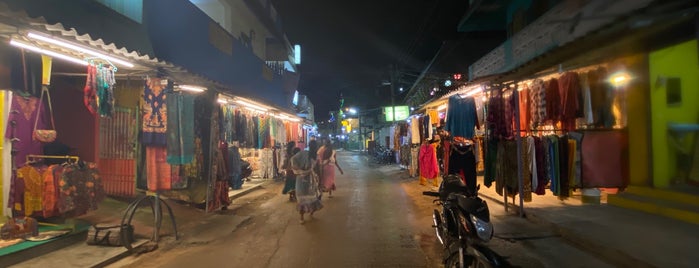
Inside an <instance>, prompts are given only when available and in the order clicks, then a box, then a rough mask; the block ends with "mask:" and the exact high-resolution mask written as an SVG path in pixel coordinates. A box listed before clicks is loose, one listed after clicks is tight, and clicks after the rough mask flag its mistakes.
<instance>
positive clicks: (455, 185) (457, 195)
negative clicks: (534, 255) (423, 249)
mask: <svg viewBox="0 0 699 268" xmlns="http://www.w3.org/2000/svg"><path fill="white" fill-rule="evenodd" d="M478 189H480V185H478V187H477V188H476V190H475V192H473V190H469V188H468V187H466V184H465V183H464V182H463V181H462V180H461V177H460V176H459V175H448V176H446V177H444V179H443V180H442V183H441V185H440V186H439V192H433V191H426V192H423V193H422V194H423V195H427V196H435V197H439V198H438V199H436V200H434V202H435V203H438V204H439V205H440V206H441V208H442V209H441V210H442V211H439V210H437V209H435V210H434V214H433V215H432V220H433V223H434V225H433V227H434V229H435V232H436V233H437V238H438V239H439V241H440V242H441V243H442V245H443V246H444V248H445V257H444V265H445V267H449V268H451V267H458V268H463V267H509V265H508V264H507V263H506V261H505V260H504V259H503V258H502V257H500V256H499V255H498V254H496V253H495V252H493V251H492V250H490V249H489V248H488V247H486V246H485V243H487V242H488V241H490V239H491V238H492V237H493V224H492V223H491V222H490V211H489V210H488V204H487V203H486V202H485V200H483V199H481V198H479V197H478Z"/></svg>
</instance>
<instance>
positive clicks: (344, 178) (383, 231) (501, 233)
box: [111, 152, 611, 267]
mask: <svg viewBox="0 0 699 268" xmlns="http://www.w3.org/2000/svg"><path fill="white" fill-rule="evenodd" d="M367 160H368V159H367V158H366V157H365V156H362V155H359V154H356V153H351V152H341V153H339V163H340V164H341V165H342V167H343V169H344V171H345V174H344V175H339V172H338V173H337V175H339V176H338V178H337V182H336V184H337V187H338V190H337V192H335V193H333V198H327V196H324V197H323V204H324V206H325V207H324V208H323V209H322V210H321V211H319V212H317V213H316V214H315V216H314V218H312V219H310V220H308V219H307V221H306V222H305V224H300V223H299V221H298V214H297V213H296V210H295V206H294V203H291V202H289V201H288V198H287V196H284V195H282V194H281V188H282V186H283V185H282V183H281V182H277V183H272V184H269V185H267V186H266V187H264V188H263V189H260V190H257V191H255V192H252V193H250V194H248V195H246V196H244V197H241V198H238V199H236V200H234V203H233V204H232V205H231V206H230V210H228V211H226V212H224V213H223V214H222V215H224V216H225V215H238V216H249V220H246V221H245V222H244V224H242V225H240V226H238V228H232V227H231V226H214V227H207V228H214V230H208V233H213V234H215V235H214V236H213V238H211V239H203V240H200V241H199V242H196V243H194V242H191V243H172V244H171V245H170V246H168V245H167V244H166V243H165V244H166V245H164V246H161V248H160V249H159V250H156V251H154V252H151V253H146V254H142V255H139V256H135V257H131V258H129V259H127V260H124V261H121V262H118V263H115V264H113V265H112V266H111V267H441V257H442V256H441V254H442V250H441V246H440V245H439V244H438V241H437V239H436V237H435V234H434V231H433V229H432V228H431V215H432V214H431V213H432V210H433V209H434V208H435V205H433V204H432V202H431V201H432V199H431V198H430V197H426V196H422V195H421V192H422V191H423V190H429V189H430V187H428V186H419V185H418V184H417V180H415V179H414V178H407V177H406V176H407V175H406V174H405V173H406V172H400V171H399V170H397V168H396V167H395V166H393V167H391V166H377V165H373V164H370V163H368V161H367ZM489 203H490V210H491V217H492V220H493V223H494V225H495V232H496V237H495V238H494V239H493V240H492V241H491V242H490V247H491V248H492V249H493V250H495V251H496V252H498V253H499V254H500V255H503V256H505V257H506V258H508V260H509V261H510V263H512V264H513V265H516V266H520V267H611V266H610V265H608V264H606V263H604V262H603V261H601V260H599V259H597V258H595V257H594V256H591V255H589V254H587V253H585V252H582V251H580V250H579V249H577V248H575V247H574V246H571V245H569V244H568V243H566V242H565V241H563V240H562V239H561V238H560V237H557V236H555V235H554V233H553V232H552V231H551V230H547V228H546V227H545V226H538V225H536V224H533V223H531V222H529V221H527V220H525V219H521V218H518V217H516V216H514V215H510V214H507V213H506V212H505V211H504V210H503V208H502V206H501V205H498V204H496V203H494V202H489ZM231 229H233V230H234V231H232V232H231V231H230V230H231ZM185 235H186V232H185Z"/></svg>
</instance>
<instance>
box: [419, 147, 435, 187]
mask: <svg viewBox="0 0 699 268" xmlns="http://www.w3.org/2000/svg"><path fill="white" fill-rule="evenodd" d="M419 157H420V181H421V183H424V180H425V179H428V180H434V179H435V178H437V175H438V173H439V167H438V166H437V156H436V152H435V150H434V147H432V145H431V144H423V145H422V146H420V156H419ZM434 184H436V183H434Z"/></svg>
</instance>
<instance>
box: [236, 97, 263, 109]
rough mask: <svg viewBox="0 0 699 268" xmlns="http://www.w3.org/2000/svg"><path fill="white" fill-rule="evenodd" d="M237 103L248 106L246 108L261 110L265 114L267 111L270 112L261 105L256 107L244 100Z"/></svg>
mask: <svg viewBox="0 0 699 268" xmlns="http://www.w3.org/2000/svg"><path fill="white" fill-rule="evenodd" d="M235 102H237V103H238V104H240V105H243V106H246V107H248V108H252V109H256V110H260V111H263V112H266V111H267V110H268V109H267V108H265V107H262V106H259V105H256V104H252V103H249V102H247V101H244V100H235Z"/></svg>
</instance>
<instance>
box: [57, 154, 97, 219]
mask: <svg viewBox="0 0 699 268" xmlns="http://www.w3.org/2000/svg"><path fill="white" fill-rule="evenodd" d="M59 185H60V187H61V188H60V190H61V197H60V199H59V201H58V210H59V212H60V213H69V214H70V216H73V217H76V216H80V215H84V214H85V213H87V212H88V211H90V210H96V209H97V205H98V204H99V203H100V202H102V200H103V199H104V197H105V192H104V188H103V186H102V179H101V178H100V176H99V171H98V170H97V165H96V164H95V163H88V162H83V161H81V162H79V163H77V164H71V165H67V166H65V167H64V169H63V174H62V175H61V181H60V182H59Z"/></svg>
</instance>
